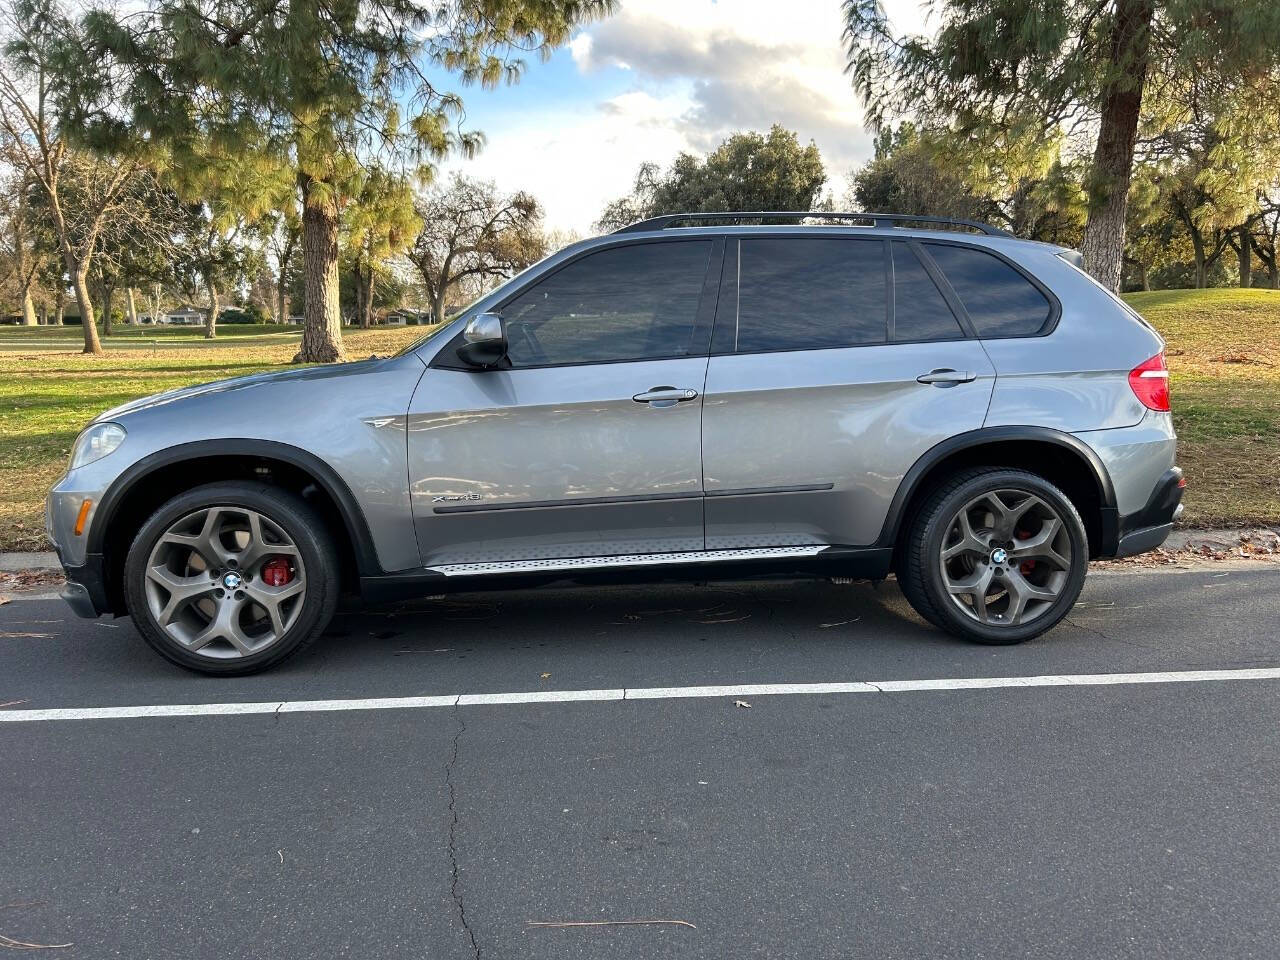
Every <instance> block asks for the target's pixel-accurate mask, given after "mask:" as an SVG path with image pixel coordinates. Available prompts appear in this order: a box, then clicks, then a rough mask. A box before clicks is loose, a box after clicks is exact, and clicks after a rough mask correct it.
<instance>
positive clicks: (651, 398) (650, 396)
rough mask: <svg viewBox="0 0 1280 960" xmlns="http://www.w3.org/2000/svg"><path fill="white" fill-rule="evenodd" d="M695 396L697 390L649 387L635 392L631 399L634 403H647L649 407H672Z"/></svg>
mask: <svg viewBox="0 0 1280 960" xmlns="http://www.w3.org/2000/svg"><path fill="white" fill-rule="evenodd" d="M697 396H698V391H697V390H690V389H688V388H684V389H681V388H680V387H650V388H649V389H648V390H646V391H645V392H644V393H637V394H636V395H635V396H634V397H632V398H631V399H632V400H634V401H635V402H636V403H647V404H649V406H651V407H674V406H675V405H676V404H677V403H684V402H685V401H686V400H693V399H695V398H696V397H697Z"/></svg>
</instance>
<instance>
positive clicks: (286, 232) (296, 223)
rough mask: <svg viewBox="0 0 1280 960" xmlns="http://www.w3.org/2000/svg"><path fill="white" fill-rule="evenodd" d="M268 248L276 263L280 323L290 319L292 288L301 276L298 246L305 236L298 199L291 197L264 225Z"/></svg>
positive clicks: (276, 307)
mask: <svg viewBox="0 0 1280 960" xmlns="http://www.w3.org/2000/svg"><path fill="white" fill-rule="evenodd" d="M263 229H264V231H265V232H266V235H267V251H268V252H269V253H270V254H271V259H272V260H273V261H274V264H275V305H274V309H275V315H276V322H277V323H288V322H289V305H290V303H289V301H290V297H289V291H290V290H291V289H292V287H293V285H294V283H295V282H296V281H297V280H298V279H299V277H298V256H297V254H298V246H299V241H300V240H301V238H302V217H301V215H300V214H299V212H298V203H297V200H296V199H295V198H292V197H291V198H290V199H289V200H288V201H287V202H286V203H285V204H284V205H283V206H282V207H281V209H279V210H277V211H274V212H273V213H272V214H271V215H270V217H269V218H268V220H267V221H266V222H265V224H264V226H263Z"/></svg>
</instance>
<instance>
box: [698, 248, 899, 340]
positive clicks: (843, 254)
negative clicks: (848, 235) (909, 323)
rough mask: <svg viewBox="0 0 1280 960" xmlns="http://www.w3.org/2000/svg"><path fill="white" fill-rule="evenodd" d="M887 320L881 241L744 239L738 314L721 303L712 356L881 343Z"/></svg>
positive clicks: (740, 264) (741, 256)
mask: <svg viewBox="0 0 1280 960" xmlns="http://www.w3.org/2000/svg"><path fill="white" fill-rule="evenodd" d="M728 306H729V307H733V306H734V305H733V304H729V305H728ZM885 314H886V294H885V255H884V245H883V244H882V243H880V242H879V241H877V240H851V239H842V238H823V237H817V238H808V237H768V238H760V239H744V240H742V241H741V245H740V247H739V262H738V297H737V304H736V310H733V309H726V305H725V304H724V297H723V296H722V297H721V308H720V310H719V318H721V319H717V324H716V341H715V350H716V351H717V352H730V351H733V352H737V353H747V352H752V351H767V350H809V349H813V348H817V347H852V346H857V345H860V344H868V343H884V341H885V326H886V324H885V319H886V317H885ZM726 316H727V318H728V322H725V320H724V319H723V318H725V317H726Z"/></svg>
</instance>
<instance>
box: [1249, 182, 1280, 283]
mask: <svg viewBox="0 0 1280 960" xmlns="http://www.w3.org/2000/svg"><path fill="white" fill-rule="evenodd" d="M1260 194H1261V195H1260V198H1259V202H1258V207H1259V209H1258V215H1257V216H1256V217H1254V218H1253V220H1252V221H1251V222H1250V224H1249V248H1250V250H1252V251H1253V254H1254V256H1256V257H1257V258H1258V259H1259V260H1261V261H1262V265H1263V266H1264V267H1265V268H1266V270H1267V279H1268V283H1269V285H1270V287H1271V289H1273V290H1280V258H1278V257H1277V240H1280V184H1277V185H1272V186H1270V187H1268V188H1266V189H1264V190H1262V191H1260Z"/></svg>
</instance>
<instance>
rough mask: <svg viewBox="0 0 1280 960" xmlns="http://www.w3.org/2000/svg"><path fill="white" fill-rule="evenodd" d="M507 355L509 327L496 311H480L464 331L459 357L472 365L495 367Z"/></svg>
mask: <svg viewBox="0 0 1280 960" xmlns="http://www.w3.org/2000/svg"><path fill="white" fill-rule="evenodd" d="M506 355H507V328H506V324H504V323H503V321H502V318H501V317H500V316H498V315H497V314H496V313H479V314H476V315H475V316H474V317H472V318H471V319H470V320H468V321H467V326H466V329H464V330H463V331H462V345H461V346H459V347H458V359H460V360H461V361H462V362H463V363H465V364H467V365H469V366H472V367H494V366H497V365H498V364H499V363H501V362H502V360H503V359H504V358H505V357H506Z"/></svg>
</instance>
